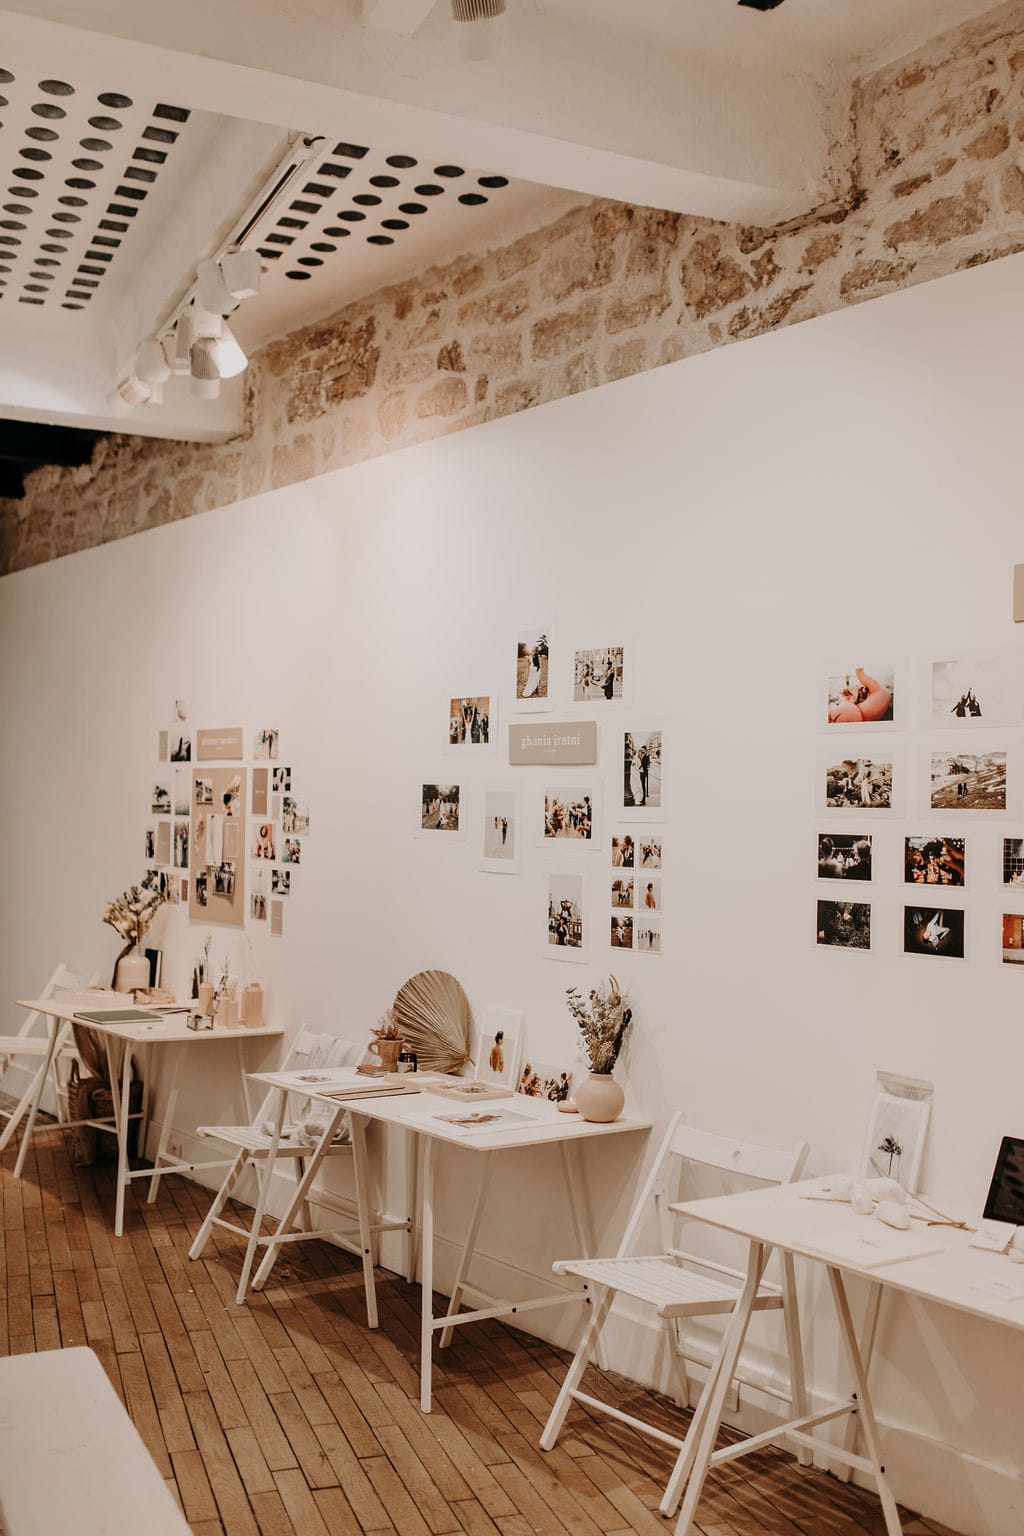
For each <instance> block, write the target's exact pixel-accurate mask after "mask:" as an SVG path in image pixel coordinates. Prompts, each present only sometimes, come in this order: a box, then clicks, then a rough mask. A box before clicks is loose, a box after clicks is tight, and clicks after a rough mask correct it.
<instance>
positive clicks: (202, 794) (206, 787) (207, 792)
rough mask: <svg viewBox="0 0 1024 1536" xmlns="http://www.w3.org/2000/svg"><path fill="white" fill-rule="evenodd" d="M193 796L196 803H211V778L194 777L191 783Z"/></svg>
mask: <svg viewBox="0 0 1024 1536" xmlns="http://www.w3.org/2000/svg"><path fill="white" fill-rule="evenodd" d="M192 790H193V798H194V800H195V803H196V805H212V804H213V780H212V779H195V780H193V785H192Z"/></svg>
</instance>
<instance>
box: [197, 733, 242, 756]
mask: <svg viewBox="0 0 1024 1536" xmlns="http://www.w3.org/2000/svg"><path fill="white" fill-rule="evenodd" d="M244 756H245V753H244V752H243V751H242V727H241V726H240V725H235V726H222V727H221V729H220V730H217V731H197V732H196V757H197V758H198V760H199V761H200V762H201V763H230V762H235V761H236V760H237V759H238V758H240V757H244Z"/></svg>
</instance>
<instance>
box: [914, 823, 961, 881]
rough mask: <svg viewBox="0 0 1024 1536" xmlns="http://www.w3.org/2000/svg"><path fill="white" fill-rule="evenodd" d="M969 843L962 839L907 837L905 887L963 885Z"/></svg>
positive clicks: (934, 836)
mask: <svg viewBox="0 0 1024 1536" xmlns="http://www.w3.org/2000/svg"><path fill="white" fill-rule="evenodd" d="M966 875H967V843H966V841H965V839H964V838H962V837H939V836H936V835H933V836H930V837H929V836H927V835H926V836H924V837H905V838H904V839H903V880H904V883H905V884H906V885H964V884H965V883H966Z"/></svg>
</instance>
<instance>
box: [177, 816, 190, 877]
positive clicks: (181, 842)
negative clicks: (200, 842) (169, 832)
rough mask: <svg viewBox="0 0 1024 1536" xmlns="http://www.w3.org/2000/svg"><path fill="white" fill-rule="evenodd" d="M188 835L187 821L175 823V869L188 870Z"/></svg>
mask: <svg viewBox="0 0 1024 1536" xmlns="http://www.w3.org/2000/svg"><path fill="white" fill-rule="evenodd" d="M188 834H189V824H188V822H187V821H176V822H175V823H174V868H175V869H188Z"/></svg>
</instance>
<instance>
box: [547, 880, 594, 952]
mask: <svg viewBox="0 0 1024 1536" xmlns="http://www.w3.org/2000/svg"><path fill="white" fill-rule="evenodd" d="M584 878H585V877H584V876H583V874H582V873H570V872H569V871H564V872H562V873H554V872H551V873H549V874H548V878H547V895H548V946H549V950H548V952H549V953H551V952H552V951H557V952H558V953H559V954H560V955H561V954H564V955H565V957H566V958H571V957H575V958H579V959H582V953H581V952H582V949H583V931H584V922H585V920H586V915H585V913H584V910H583V899H584V893H583V887H584Z"/></svg>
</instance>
